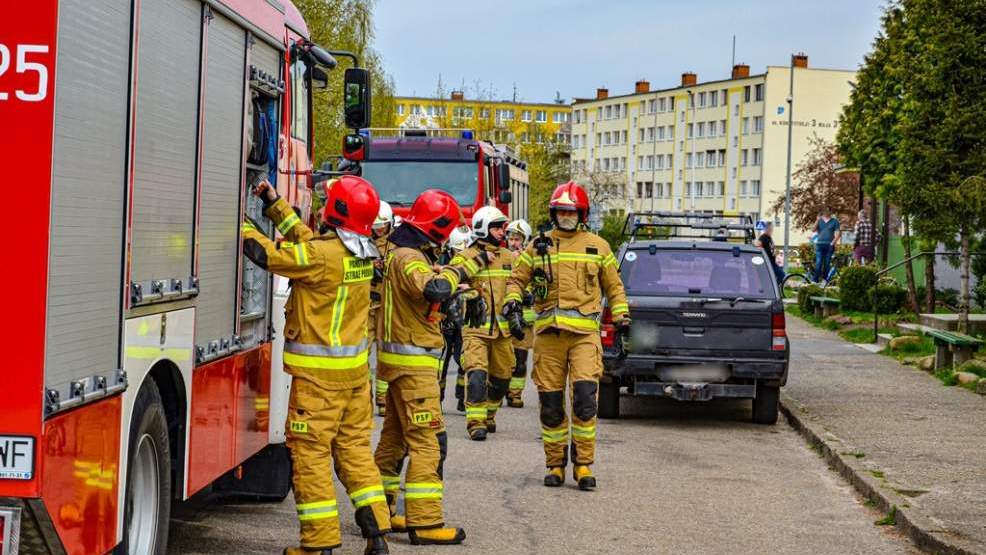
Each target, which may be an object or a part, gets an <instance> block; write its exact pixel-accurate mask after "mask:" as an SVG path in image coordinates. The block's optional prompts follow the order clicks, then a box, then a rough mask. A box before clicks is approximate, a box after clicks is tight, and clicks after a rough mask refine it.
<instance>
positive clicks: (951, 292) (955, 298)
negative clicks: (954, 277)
mask: <svg viewBox="0 0 986 555" xmlns="http://www.w3.org/2000/svg"><path fill="white" fill-rule="evenodd" d="M935 296H937V297H938V302H940V303H945V305H946V306H959V290H958V289H952V288H948V289H935Z"/></svg>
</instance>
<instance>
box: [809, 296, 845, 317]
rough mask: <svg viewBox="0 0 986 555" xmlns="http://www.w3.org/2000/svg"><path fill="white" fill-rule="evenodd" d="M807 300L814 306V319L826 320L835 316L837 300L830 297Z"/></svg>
mask: <svg viewBox="0 0 986 555" xmlns="http://www.w3.org/2000/svg"><path fill="white" fill-rule="evenodd" d="M808 300H810V301H811V304H813V305H814V306H815V317H816V318H828V317H829V316H831V315H833V314H835V309H836V308H838V306H839V299H833V298H832V297H808Z"/></svg>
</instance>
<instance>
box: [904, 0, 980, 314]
mask: <svg viewBox="0 0 986 555" xmlns="http://www.w3.org/2000/svg"><path fill="white" fill-rule="evenodd" d="M902 6H903V8H904V19H903V22H904V24H903V27H904V32H903V34H902V36H903V38H902V47H901V49H900V53H901V54H902V55H901V56H900V57H899V58H898V59H897V62H898V64H900V65H901V67H902V68H905V69H904V71H903V72H902V75H903V79H902V81H903V87H902V89H901V95H900V96H901V98H902V100H903V102H902V110H901V113H900V116H899V117H900V123H899V126H898V128H899V132H900V137H901V140H900V149H899V157H900V158H899V159H900V164H899V167H898V171H897V177H898V181H899V184H900V186H901V189H903V190H904V191H906V192H907V195H908V196H909V197H910V198H912V199H915V200H916V201H917V202H916V203H915V204H914V205H913V206H912V207H911V213H912V214H913V215H914V216H915V218H914V227H915V229H916V230H917V231H918V233H920V234H922V235H924V236H926V237H933V238H941V239H949V240H950V239H953V238H954V237H955V235H956V234H957V235H958V242H959V244H960V245H961V251H962V256H961V267H962V272H961V273H962V289H961V317H960V319H959V329H960V330H962V331H966V330H967V329H968V312H969V264H970V260H969V251H970V244H971V243H972V242H973V241H974V239H975V236H976V235H977V234H978V233H980V232H981V230H982V229H983V226H984V224H986V129H984V128H983V126H982V122H983V121H986V74H984V72H983V71H982V68H983V67H986V3H984V2H960V1H958V0H903V2H902Z"/></svg>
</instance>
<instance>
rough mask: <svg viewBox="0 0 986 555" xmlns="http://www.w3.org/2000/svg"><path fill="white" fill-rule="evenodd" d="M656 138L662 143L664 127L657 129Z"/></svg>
mask: <svg viewBox="0 0 986 555" xmlns="http://www.w3.org/2000/svg"><path fill="white" fill-rule="evenodd" d="M657 138H658V139H660V140H662V141H663V140H664V126H663V125H662V126H660V127H658V128H657Z"/></svg>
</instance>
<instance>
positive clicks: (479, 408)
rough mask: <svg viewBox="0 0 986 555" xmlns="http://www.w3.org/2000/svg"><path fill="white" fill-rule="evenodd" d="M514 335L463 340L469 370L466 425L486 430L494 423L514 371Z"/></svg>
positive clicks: (464, 362)
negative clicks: (511, 336) (511, 338)
mask: <svg viewBox="0 0 986 555" xmlns="http://www.w3.org/2000/svg"><path fill="white" fill-rule="evenodd" d="M514 361H515V359H514V347H513V343H512V342H511V340H510V336H509V335H508V336H500V337H496V338H492V337H480V336H475V335H466V336H464V337H463V338H462V366H463V367H465V369H466V426H467V427H468V429H470V430H471V429H473V428H476V427H479V428H484V427H486V423H487V422H493V421H494V419H495V418H496V411H497V410H498V409H499V408H500V404H501V403H502V402H503V397H504V396H505V395H506V394H507V389H508V388H509V386H510V375H511V374H512V373H513V369H514V363H515V362H514Z"/></svg>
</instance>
